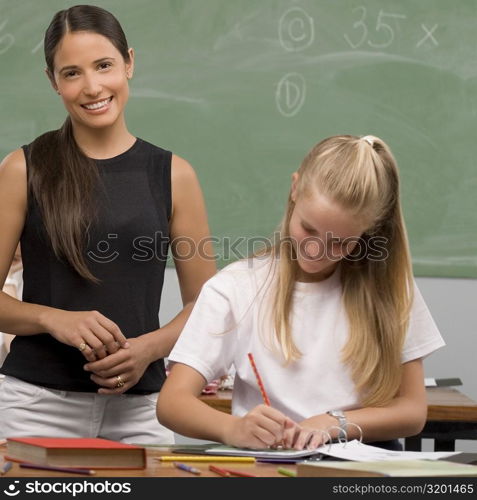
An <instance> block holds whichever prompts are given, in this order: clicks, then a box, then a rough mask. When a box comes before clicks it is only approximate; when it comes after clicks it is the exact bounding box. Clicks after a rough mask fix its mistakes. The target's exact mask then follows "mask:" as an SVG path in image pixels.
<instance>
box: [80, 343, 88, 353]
mask: <svg viewBox="0 0 477 500" xmlns="http://www.w3.org/2000/svg"><path fill="white" fill-rule="evenodd" d="M78 349H79V350H80V352H83V351H84V350H85V349H86V343H85V342H81V344H80V345H79V346H78Z"/></svg>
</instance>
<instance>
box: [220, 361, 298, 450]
mask: <svg viewBox="0 0 477 500" xmlns="http://www.w3.org/2000/svg"><path fill="white" fill-rule="evenodd" d="M248 359H249V361H250V366H251V367H252V370H253V373H254V375H255V378H256V380H257V384H258V387H259V389H260V394H261V395H262V399H263V403H264V404H261V405H258V406H256V407H255V408H253V409H252V410H250V411H249V412H248V413H247V414H246V415H244V416H243V417H234V418H233V420H231V425H230V426H229V428H228V429H226V430H225V431H224V439H223V441H224V442H225V443H227V444H229V445H231V446H236V447H239V448H252V449H261V448H272V447H278V446H283V443H284V439H285V437H286V436H295V435H296V434H297V432H299V430H300V428H299V426H298V424H296V423H295V422H293V420H291V419H290V418H288V417H287V416H286V415H284V414H283V413H282V412H280V411H278V410H277V409H275V408H272V406H271V404H270V399H269V397H268V395H267V392H266V390H265V386H264V384H263V381H262V378H261V376H260V373H259V371H258V368H257V366H256V364H255V360H254V358H253V354H252V353H250V352H249V353H248Z"/></svg>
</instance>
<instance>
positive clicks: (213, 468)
mask: <svg viewBox="0 0 477 500" xmlns="http://www.w3.org/2000/svg"><path fill="white" fill-rule="evenodd" d="M209 470H210V471H212V472H215V473H216V474H218V475H219V476H222V477H230V472H227V471H226V470H224V469H221V468H220V467H216V466H215V465H209Z"/></svg>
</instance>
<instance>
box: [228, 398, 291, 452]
mask: <svg viewBox="0 0 477 500" xmlns="http://www.w3.org/2000/svg"><path fill="white" fill-rule="evenodd" d="M296 428H297V424H296V423H295V422H293V420H291V419H290V418H288V417H287V416H286V415H284V414H283V413H282V412H280V411H279V410H277V409H275V408H272V407H271V406H267V405H258V406H256V407H255V408H253V409H252V410H250V411H249V412H248V413H247V414H246V415H244V416H243V417H234V418H233V419H231V425H230V426H228V428H227V429H224V442H225V443H227V444H228V445H230V446H236V447H238V448H252V449H263V448H271V447H276V446H278V445H281V444H282V443H283V440H284V437H285V432H286V431H287V430H290V431H291V430H292V429H296Z"/></svg>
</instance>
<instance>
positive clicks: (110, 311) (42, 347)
mask: <svg viewBox="0 0 477 500" xmlns="http://www.w3.org/2000/svg"><path fill="white" fill-rule="evenodd" d="M23 150H24V152H25V157H26V158H27V159H28V150H29V146H23ZM171 157H172V154H171V153H170V152H169V151H165V150H163V149H161V148H159V147H157V146H154V145H152V144H150V143H148V142H146V141H143V140H141V139H137V140H136V142H135V143H134V145H133V146H132V147H131V148H130V149H129V150H127V151H126V152H124V153H122V154H120V155H119V156H116V157H114V158H110V159H107V160H96V163H97V166H98V169H99V173H100V179H101V183H102V189H101V190H100V192H101V196H100V197H99V198H100V199H99V200H98V216H97V218H96V220H95V223H94V224H93V226H92V227H91V229H90V231H89V233H88V244H87V247H86V249H85V252H86V254H85V260H86V262H87V264H88V267H89V269H90V270H91V271H92V273H93V274H94V276H96V277H97V278H98V279H99V280H100V284H99V285H98V284H92V283H91V282H89V281H87V280H85V279H83V278H82V277H81V276H79V275H78V273H76V271H75V270H74V269H73V268H72V267H71V266H70V265H69V264H68V263H67V262H66V261H62V260H59V259H57V258H56V256H55V254H54V252H53V249H52V247H51V245H50V243H49V239H48V237H47V235H46V231H45V228H44V225H43V222H42V218H41V212H40V209H39V207H38V205H37V203H36V200H35V199H33V196H29V201H28V212H27V216H26V221H25V226H24V229H23V233H22V236H21V252H22V260H23V280H24V288H23V301H24V302H30V303H33V304H41V305H46V306H51V307H55V308H58V309H64V310H68V311H90V310H97V311H99V312H100V313H102V314H103V315H104V316H106V317H107V318H109V319H111V320H112V321H114V322H115V323H116V324H117V325H118V326H119V328H120V329H121V331H122V332H123V334H124V335H125V336H126V337H137V336H139V335H142V334H144V333H148V332H151V331H153V330H157V329H158V328H159V316H158V315H159V306H160V301H161V292H162V285H163V281H164V269H165V265H166V259H167V253H168V248H169V219H170V215H171ZM27 171H28V160H27ZM85 363H86V360H85V358H84V357H83V355H82V354H81V353H80V352H79V351H78V349H77V348H75V347H71V346H68V345H65V344H63V343H61V342H58V341H57V340H55V339H54V338H53V337H52V336H51V335H49V334H48V333H44V334H39V335H26V336H17V337H15V338H14V340H13V342H12V345H11V351H10V353H9V355H8V356H7V358H6V360H5V362H4V364H3V367H2V369H1V372H2V373H4V374H5V375H11V376H14V377H17V378H19V379H21V380H25V381H27V382H30V383H33V384H37V385H41V386H45V387H49V388H53V389H60V390H69V391H86V392H97V390H98V386H97V385H96V384H94V383H93V382H92V381H91V380H90V378H89V377H90V373H88V372H86V371H84V370H83V365H84V364H85ZM164 379H165V369H164V360H162V359H161V360H158V361H155V362H153V363H152V364H151V365H150V366H149V367H148V368H147V370H146V372H145V373H144V375H143V376H142V378H141V379H140V380H139V382H138V383H137V384H136V385H135V386H134V387H133V388H131V389H130V390H129V391H128V392H130V393H135V394H145V393H150V392H155V391H159V390H160V388H161V386H162V383H163V382H164Z"/></svg>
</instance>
